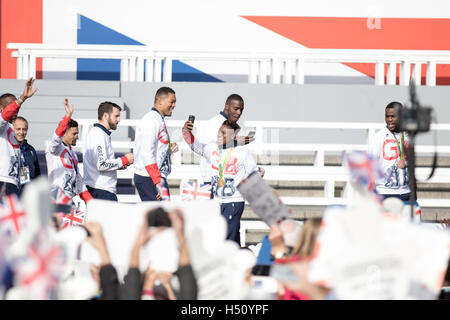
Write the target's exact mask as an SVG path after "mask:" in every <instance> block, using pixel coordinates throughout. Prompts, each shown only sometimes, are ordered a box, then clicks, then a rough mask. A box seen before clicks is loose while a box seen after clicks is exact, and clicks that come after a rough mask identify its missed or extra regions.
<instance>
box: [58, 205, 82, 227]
mask: <svg viewBox="0 0 450 320" xmlns="http://www.w3.org/2000/svg"><path fill="white" fill-rule="evenodd" d="M84 219H85V212H82V211H78V210H77V209H72V211H71V212H70V214H65V215H63V216H62V221H61V229H65V228H67V227H72V226H76V225H79V224H83V223H84Z"/></svg>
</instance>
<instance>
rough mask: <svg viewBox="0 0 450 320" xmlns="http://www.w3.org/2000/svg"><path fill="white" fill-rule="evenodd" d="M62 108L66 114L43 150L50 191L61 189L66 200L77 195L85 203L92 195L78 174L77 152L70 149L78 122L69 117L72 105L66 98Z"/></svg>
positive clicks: (53, 192)
mask: <svg viewBox="0 0 450 320" xmlns="http://www.w3.org/2000/svg"><path fill="white" fill-rule="evenodd" d="M64 109H65V110H66V115H65V116H64V118H63V119H62V120H61V122H60V123H59V125H58V127H57V128H56V130H55V133H54V134H53V137H52V140H51V141H50V144H49V145H48V146H47V148H46V150H45V158H46V160H47V169H48V180H49V183H50V192H51V193H52V194H55V193H57V192H59V191H62V192H63V193H64V195H65V198H66V199H67V201H70V200H72V198H73V197H75V196H76V195H79V196H80V198H81V199H83V200H84V202H86V203H87V202H88V201H89V200H92V196H91V194H90V193H89V191H88V190H87V188H86V185H85V184H84V182H83V178H82V176H81V174H80V170H79V168H78V157H77V154H76V153H75V152H74V151H73V150H72V146H75V145H76V144H77V140H78V133H79V131H78V123H77V122H76V121H75V120H73V119H71V116H72V114H73V110H74V107H73V105H69V100H68V99H67V98H66V99H64ZM65 201H66V200H64V202H65Z"/></svg>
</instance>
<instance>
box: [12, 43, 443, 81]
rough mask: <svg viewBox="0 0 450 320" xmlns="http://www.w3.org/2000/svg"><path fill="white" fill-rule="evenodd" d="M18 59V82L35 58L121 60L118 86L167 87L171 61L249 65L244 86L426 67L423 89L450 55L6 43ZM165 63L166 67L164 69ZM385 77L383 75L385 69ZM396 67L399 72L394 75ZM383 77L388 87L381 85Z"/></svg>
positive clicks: (414, 74) (407, 73)
mask: <svg viewBox="0 0 450 320" xmlns="http://www.w3.org/2000/svg"><path fill="white" fill-rule="evenodd" d="M7 48H8V49H13V50H14V51H12V56H13V57H16V58H17V79H22V80H23V79H28V78H29V77H31V76H36V58H50V59H52V58H54V59H59V58H69V59H76V58H90V59H120V60H121V72H120V79H121V81H139V82H143V81H148V82H161V81H164V82H171V81H172V61H173V60H182V61H187V62H188V61H219V62H221V61H243V62H247V63H248V82H249V83H266V82H267V78H269V82H270V83H273V84H278V83H285V84H291V83H296V84H303V83H304V81H305V65H306V64H308V63H374V64H375V70H374V71H375V84H376V85H385V84H387V85H395V84H396V79H397V77H398V78H399V83H400V85H408V84H409V80H410V79H411V78H412V79H414V80H415V83H416V84H417V85H420V83H421V77H422V74H421V72H422V65H426V75H424V76H425V77H426V85H427V86H435V85H436V65H439V64H450V51H425V50H365V49H364V50H362V49H352V50H347V49H307V48H304V49H302V50H299V51H295V52H279V51H271V52H269V51H266V52H263V51H230V50H208V49H199V50H191V51H188V50H179V49H168V48H154V47H151V46H132V45H130V46H117V45H73V46H60V45H58V46H56V45H48V44H33V43H8V44H7ZM163 63H164V67H163V66H162V64H163ZM386 65H387V73H386V74H385V66H386ZM397 65H399V66H400V68H399V70H400V72H399V74H398V75H397ZM385 77H386V81H385Z"/></svg>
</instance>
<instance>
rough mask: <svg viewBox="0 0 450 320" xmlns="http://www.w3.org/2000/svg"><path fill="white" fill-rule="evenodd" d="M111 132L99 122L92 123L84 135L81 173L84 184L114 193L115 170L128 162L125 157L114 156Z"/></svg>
mask: <svg viewBox="0 0 450 320" xmlns="http://www.w3.org/2000/svg"><path fill="white" fill-rule="evenodd" d="M110 134H111V132H110V131H108V130H107V129H106V128H105V127H104V126H102V125H101V124H98V123H96V124H94V127H93V128H91V130H89V133H88V135H87V137H86V141H85V146H84V154H83V173H84V182H85V184H86V185H88V186H90V187H92V188H96V189H101V190H106V191H109V192H112V193H116V186H117V170H118V169H121V168H123V166H124V165H127V164H129V162H128V160H127V157H125V156H123V157H121V158H115V157H114V150H113V148H112V146H111V136H110Z"/></svg>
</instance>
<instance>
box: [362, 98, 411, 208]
mask: <svg viewBox="0 0 450 320" xmlns="http://www.w3.org/2000/svg"><path fill="white" fill-rule="evenodd" d="M401 107H402V104H401V103H400V102H397V101H393V102H391V103H389V104H388V105H387V106H386V108H385V113H384V119H385V122H386V127H385V128H383V129H381V130H380V131H378V132H376V133H375V135H374V137H373V138H372V139H371V140H370V141H369V142H368V145H369V152H368V153H369V154H372V155H373V156H375V157H376V158H377V159H378V160H379V162H380V164H381V167H382V169H383V172H384V177H383V178H382V179H379V180H377V181H375V190H376V192H377V193H378V194H379V195H381V196H382V197H383V198H384V199H386V198H388V197H396V198H399V199H400V200H402V201H409V196H410V193H411V190H410V189H409V175H408V168H407V159H406V149H407V148H408V147H409V141H408V135H407V133H406V132H400V131H399V129H398V121H397V117H396V109H397V108H401Z"/></svg>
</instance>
